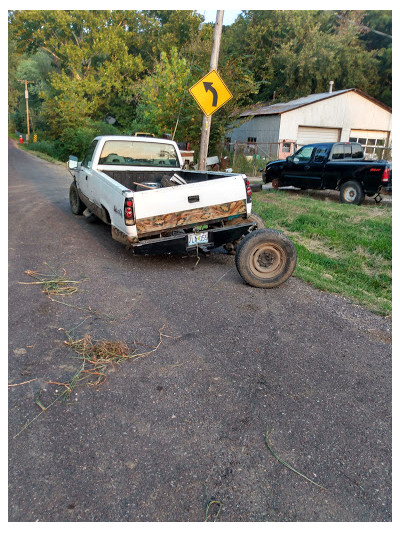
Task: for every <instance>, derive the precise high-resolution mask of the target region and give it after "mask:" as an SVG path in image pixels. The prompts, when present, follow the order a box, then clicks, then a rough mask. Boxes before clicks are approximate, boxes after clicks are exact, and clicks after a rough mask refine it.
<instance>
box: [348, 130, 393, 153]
mask: <svg viewBox="0 0 400 533" xmlns="http://www.w3.org/2000/svg"><path fill="white" fill-rule="evenodd" d="M388 138H389V132H388V131H372V130H351V133H350V139H349V140H350V141H352V142H358V143H360V144H361V145H362V147H363V148H364V151H365V156H366V158H367V159H387V158H388V157H390V154H391V152H390V150H385V149H384V148H385V147H386V146H387V142H388Z"/></svg>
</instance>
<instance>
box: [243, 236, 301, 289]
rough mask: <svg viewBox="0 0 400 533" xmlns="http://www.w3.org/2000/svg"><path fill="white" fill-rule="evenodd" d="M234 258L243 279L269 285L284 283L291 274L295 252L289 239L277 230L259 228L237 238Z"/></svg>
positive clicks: (256, 283) (294, 264)
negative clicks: (240, 238)
mask: <svg viewBox="0 0 400 533" xmlns="http://www.w3.org/2000/svg"><path fill="white" fill-rule="evenodd" d="M235 261H236V268H237V269H238V272H239V274H240V275H241V276H242V278H243V279H244V281H245V282H246V283H248V284H249V285H252V286H253V287H258V288H261V289H271V288H273V287H277V286H278V285H281V284H282V283H284V282H285V281H286V280H287V279H288V278H290V276H291V275H292V274H293V271H294V269H295V267H296V262H297V253H296V248H295V246H294V244H293V243H292V241H291V240H290V239H289V238H288V237H286V235H284V234H283V233H281V232H280V231H276V230H272V229H260V230H256V231H254V232H251V233H249V234H248V235H246V237H245V238H244V239H243V240H242V241H240V243H239V245H238V247H237V250H236V257H235Z"/></svg>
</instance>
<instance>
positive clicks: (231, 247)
mask: <svg viewBox="0 0 400 533" xmlns="http://www.w3.org/2000/svg"><path fill="white" fill-rule="evenodd" d="M243 222H252V223H253V224H254V227H253V229H252V231H254V230H256V229H263V228H265V224H264V221H263V219H262V218H261V217H260V216H258V215H256V213H250V215H249V216H248V217H247V218H244V219H243ZM237 223H238V219H237V218H236V219H232V220H229V221H227V222H225V224H224V225H225V226H235V225H236V224H237ZM242 239H244V237H241V238H240V239H237V240H236V241H234V242H228V244H225V245H224V248H225V250H226V251H227V252H228V253H230V254H231V255H234V254H235V252H236V247H237V245H238V244H239V242H240V241H241V240H242Z"/></svg>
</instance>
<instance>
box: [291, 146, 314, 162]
mask: <svg viewBox="0 0 400 533" xmlns="http://www.w3.org/2000/svg"><path fill="white" fill-rule="evenodd" d="M313 150H314V146H303V148H300V150H298V151H297V152H296V153H295V154H294V156H293V161H294V162H295V163H298V162H299V161H301V162H303V163H304V162H306V161H310V159H311V154H312V152H313Z"/></svg>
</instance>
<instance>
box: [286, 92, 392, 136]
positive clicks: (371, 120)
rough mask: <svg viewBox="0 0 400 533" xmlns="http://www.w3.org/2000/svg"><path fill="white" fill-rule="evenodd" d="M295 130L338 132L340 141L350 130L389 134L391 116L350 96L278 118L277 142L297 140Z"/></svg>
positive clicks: (314, 105) (352, 93) (307, 107)
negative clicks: (330, 130)
mask: <svg viewBox="0 0 400 533" xmlns="http://www.w3.org/2000/svg"><path fill="white" fill-rule="evenodd" d="M298 126H319V127H323V128H340V129H341V138H340V140H341V141H348V140H349V137H350V130H352V129H357V130H382V131H390V132H391V130H392V114H391V113H390V112H389V111H386V110H385V109H383V108H382V107H380V106H378V105H376V104H374V103H373V102H371V101H370V100H368V99H366V98H364V97H363V96H361V95H359V94H356V93H354V92H348V93H344V94H340V95H338V96H333V97H331V98H327V99H326V100H322V101H321V102H316V103H314V104H311V105H307V106H304V107H300V108H298V109H293V111H288V112H286V113H283V114H282V115H281V124H280V131H279V138H280V139H290V140H296V139H297V130H298Z"/></svg>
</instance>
